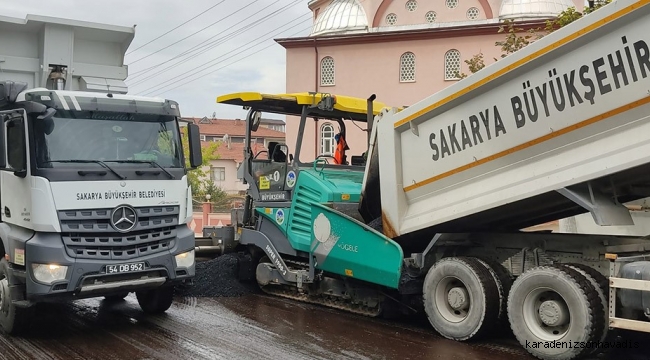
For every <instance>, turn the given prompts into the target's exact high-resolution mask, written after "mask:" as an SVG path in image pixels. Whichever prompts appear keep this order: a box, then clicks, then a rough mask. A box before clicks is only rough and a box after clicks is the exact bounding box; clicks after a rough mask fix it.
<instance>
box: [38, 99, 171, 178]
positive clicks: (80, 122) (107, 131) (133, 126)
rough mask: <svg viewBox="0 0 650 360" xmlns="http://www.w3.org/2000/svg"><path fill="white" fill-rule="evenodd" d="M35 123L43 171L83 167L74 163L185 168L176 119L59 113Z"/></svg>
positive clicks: (127, 114) (129, 115) (140, 115)
mask: <svg viewBox="0 0 650 360" xmlns="http://www.w3.org/2000/svg"><path fill="white" fill-rule="evenodd" d="M31 120H32V129H33V134H34V143H35V146H34V149H35V151H36V166H37V167H38V168H55V167H66V166H79V164H80V163H83V162H79V161H77V162H70V161H69V160H91V161H92V160H99V161H103V162H111V161H115V162H118V163H119V164H121V165H125V166H142V163H143V162H145V161H146V162H151V161H153V162H155V163H156V164H157V165H159V166H161V167H163V168H180V167H182V166H183V164H182V161H181V151H182V150H181V149H182V148H181V142H180V136H179V134H178V128H177V127H176V121H175V118H174V117H173V116H169V115H148V114H130V113H119V112H98V111H58V112H57V113H56V114H55V115H54V116H53V117H52V119H51V121H50V120H39V119H36V118H34V119H31ZM66 160H67V162H66ZM125 160H126V161H125ZM129 160H130V161H129ZM87 164H92V162H87Z"/></svg>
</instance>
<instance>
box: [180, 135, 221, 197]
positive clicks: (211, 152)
mask: <svg viewBox="0 0 650 360" xmlns="http://www.w3.org/2000/svg"><path fill="white" fill-rule="evenodd" d="M181 143H182V145H183V155H184V157H185V166H186V167H187V168H188V169H189V168H190V145H189V140H188V137H187V129H186V128H183V129H182V130H181ZM220 145H221V143H220V142H210V143H209V144H208V145H207V146H202V147H201V154H202V155H203V163H202V164H201V166H199V167H198V168H196V169H192V170H189V171H188V172H187V181H188V183H189V184H190V186H191V187H192V195H194V196H205V194H206V189H211V186H213V185H214V182H213V181H212V180H211V179H210V173H209V168H210V161H212V160H217V159H219V153H218V150H219V146H220ZM210 183H212V185H211V184H210ZM215 198H216V197H215Z"/></svg>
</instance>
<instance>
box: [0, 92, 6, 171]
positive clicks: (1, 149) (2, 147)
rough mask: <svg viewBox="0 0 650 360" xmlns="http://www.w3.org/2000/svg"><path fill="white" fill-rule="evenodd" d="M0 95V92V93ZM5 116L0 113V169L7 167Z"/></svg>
mask: <svg viewBox="0 0 650 360" xmlns="http://www.w3.org/2000/svg"><path fill="white" fill-rule="evenodd" d="M0 95H2V94H1V93H0ZM7 118H8V117H7V115H4V114H0V169H6V168H7V145H6V144H7V143H6V141H5V134H6V133H7V131H6V128H5V121H6V120H7Z"/></svg>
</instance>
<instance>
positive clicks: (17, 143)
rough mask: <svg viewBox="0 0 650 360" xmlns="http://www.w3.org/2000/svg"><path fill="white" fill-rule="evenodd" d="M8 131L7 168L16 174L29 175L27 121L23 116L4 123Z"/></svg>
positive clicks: (4, 128)
mask: <svg viewBox="0 0 650 360" xmlns="http://www.w3.org/2000/svg"><path fill="white" fill-rule="evenodd" d="M3 130H5V131H6V139H7V141H6V149H7V164H6V165H5V168H7V167H8V169H7V170H12V171H13V172H14V175H16V176H18V177H25V176H26V175H27V149H26V148H25V145H26V143H25V123H24V122H23V119H22V117H14V118H12V119H9V120H8V121H6V122H5V123H4V126H3ZM7 165H8V166H7Z"/></svg>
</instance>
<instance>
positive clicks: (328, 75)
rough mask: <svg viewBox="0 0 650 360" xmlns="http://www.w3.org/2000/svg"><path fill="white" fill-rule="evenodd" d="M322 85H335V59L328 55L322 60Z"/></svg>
mask: <svg viewBox="0 0 650 360" xmlns="http://www.w3.org/2000/svg"><path fill="white" fill-rule="evenodd" d="M320 84H321V86H328V85H334V59H333V58H332V57H331V56H326V57H324V58H323V60H321V61H320Z"/></svg>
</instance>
